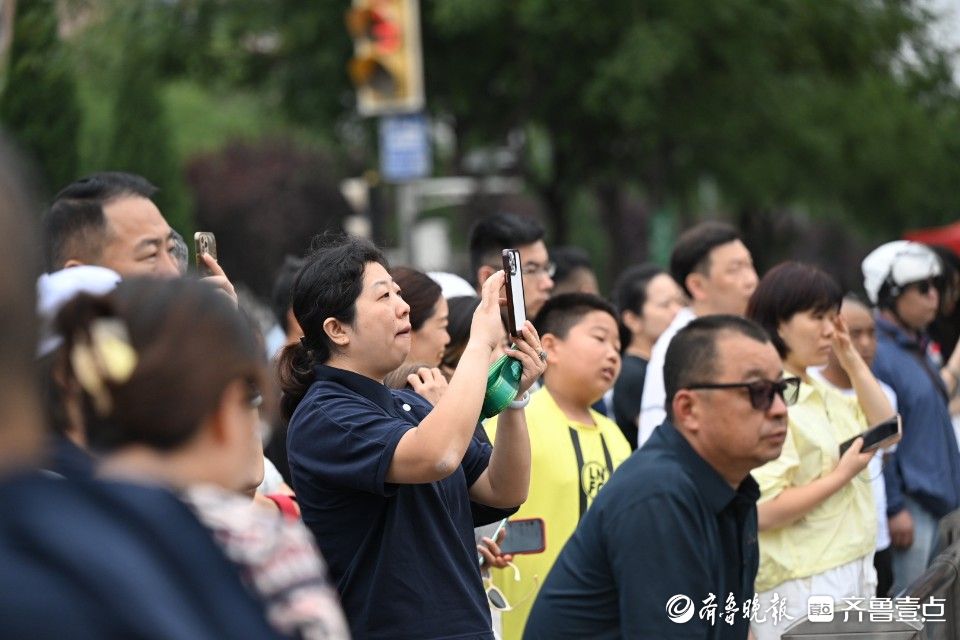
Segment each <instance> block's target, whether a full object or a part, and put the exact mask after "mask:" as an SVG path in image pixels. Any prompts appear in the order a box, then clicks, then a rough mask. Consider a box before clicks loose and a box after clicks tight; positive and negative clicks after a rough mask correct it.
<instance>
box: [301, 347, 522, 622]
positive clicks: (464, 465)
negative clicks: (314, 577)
mask: <svg viewBox="0 0 960 640" xmlns="http://www.w3.org/2000/svg"><path fill="white" fill-rule="evenodd" d="M432 408H433V407H432V406H431V405H430V403H429V402H427V401H426V400H425V399H423V398H422V397H421V396H419V395H417V394H416V393H414V392H412V391H407V390H395V389H389V388H387V387H385V386H384V385H382V384H380V383H378V382H376V381H374V380H372V379H370V378H367V377H365V376H362V375H359V374H356V373H352V372H350V371H345V370H342V369H336V368H333V367H328V366H325V365H319V366H317V367H316V382H314V384H313V385H312V386H311V387H310V389H309V390H308V391H307V394H306V396H305V397H304V398H303V400H302V401H301V402H300V404H299V405H298V406H297V409H296V411H295V412H294V414H293V416H292V417H291V419H290V426H289V432H288V434H287V450H288V456H289V461H290V473H291V476H292V478H293V486H294V489H295V490H296V493H297V501H298V503H299V504H300V508H301V510H302V513H303V521H304V523H306V525H307V527H309V528H310V530H311V531H312V532H313V533H314V535H315V536H316V538H317V542H318V543H319V545H320V550H321V551H322V552H323V555H324V557H325V558H326V560H327V563H328V565H329V567H330V573H331V575H332V576H333V579H334V580H335V581H336V582H337V587H338V589H339V590H340V595H341V598H342V602H343V608H344V611H345V612H346V614H347V619H348V620H349V622H350V629H351V633H352V634H353V635H354V637H355V638H387V637H389V638H411V639H412V638H416V639H418V640H419V639H430V638H483V639H488V638H492V637H493V635H492V633H491V630H490V629H491V625H490V610H489V608H488V605H487V602H486V596H485V594H484V590H483V583H482V581H481V579H480V570H479V567H478V564H477V551H476V545H475V543H474V537H473V526H474V523H473V517H472V515H471V508H470V496H469V493H468V492H469V487H470V486H471V485H472V484H473V483H474V482H475V481H476V480H477V478H478V477H480V474H481V473H483V470H484V469H486V467H487V463H488V462H489V459H490V454H491V452H492V449H491V447H490V445H488V444H482V443H480V442H479V441H478V440H477V439H476V438H474V439H473V440H472V441H471V443H470V445H469V447H467V452H466V454H465V455H464V458H463V461H462V462H461V464H460V467H459V468H457V470H456V471H455V472H454V473H452V474H451V475H450V476H448V477H447V478H444V479H443V480H440V481H438V482H431V483H428V484H403V485H398V484H391V483H388V482H387V481H386V475H387V470H388V469H389V468H390V463H391V461H392V459H393V454H394V451H396V448H397V443H399V442H400V438H401V437H403V434H404V433H406V432H407V431H408V430H409V429H412V428H413V427H415V426H416V425H418V424H419V423H420V421H421V420H423V418H425V417H426V416H427V414H428V413H429V412H430V411H431V410H432ZM509 513H510V512H509V511H504V515H503V516H501V517H506V515H508V514H509Z"/></svg>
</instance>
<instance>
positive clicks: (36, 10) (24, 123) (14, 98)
mask: <svg viewBox="0 0 960 640" xmlns="http://www.w3.org/2000/svg"><path fill="white" fill-rule="evenodd" d="M80 117H81V113H80V108H79V106H78V104H77V97H76V86H75V83H74V78H73V74H72V69H71V67H70V65H69V61H68V60H67V59H66V56H65V51H64V48H63V46H62V45H61V43H60V39H59V37H58V35H57V12H56V2H55V1H54V0H32V1H30V2H20V3H18V4H17V10H16V18H15V20H14V25H13V44H12V47H11V51H10V68H9V72H8V74H7V82H6V86H5V87H4V89H3V94H2V96H0V122H2V123H3V127H4V128H5V129H6V130H7V131H9V132H10V133H11V134H12V135H13V136H14V138H15V139H16V140H17V141H18V142H19V143H20V145H21V146H22V147H23V148H24V149H25V150H26V151H28V152H29V153H30V154H32V155H33V157H34V159H35V160H36V162H37V164H38V166H39V168H40V170H41V171H42V172H43V177H44V179H45V180H46V183H47V187H48V188H49V189H58V188H59V187H61V186H63V185H65V184H67V183H68V182H70V181H72V180H74V179H75V178H76V174H77V167H78V164H79V161H78V153H77V137H78V131H79V127H80Z"/></svg>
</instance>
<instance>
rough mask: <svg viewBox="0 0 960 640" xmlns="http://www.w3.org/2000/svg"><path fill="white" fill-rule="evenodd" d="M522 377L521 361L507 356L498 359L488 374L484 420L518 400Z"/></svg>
mask: <svg viewBox="0 0 960 640" xmlns="http://www.w3.org/2000/svg"><path fill="white" fill-rule="evenodd" d="M514 348H516V347H514ZM522 375H523V365H522V364H520V361H519V360H517V359H516V358H511V357H510V356H507V355H502V356H500V357H499V358H497V361H496V362H494V363H493V364H492V365H491V366H490V371H489V372H488V373H487V393H486V395H485V396H484V397H483V408H482V409H480V418H481V419H482V420H486V419H487V418H492V417H493V416H495V415H497V414H498V413H500V412H501V411H503V410H504V409H506V408H507V406H508V405H509V404H510V403H511V402H513V401H514V400H516V398H517V390H518V389H519V388H520V377H521V376H522Z"/></svg>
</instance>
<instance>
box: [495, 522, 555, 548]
mask: <svg viewBox="0 0 960 640" xmlns="http://www.w3.org/2000/svg"><path fill="white" fill-rule="evenodd" d="M546 548H547V534H546V531H545V529H544V524H543V518H525V519H521V520H507V535H506V537H504V539H503V542H501V543H500V551H502V552H503V553H509V554H511V555H517V554H520V553H543V550H544V549H546Z"/></svg>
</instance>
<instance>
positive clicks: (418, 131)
mask: <svg viewBox="0 0 960 640" xmlns="http://www.w3.org/2000/svg"><path fill="white" fill-rule="evenodd" d="M430 164H431V159H430V132H429V128H428V124H427V118H426V116H424V115H423V114H414V115H397V116H384V117H382V118H380V174H381V176H382V177H383V179H384V180H386V181H387V182H406V181H408V180H418V179H420V178H426V177H427V176H429V175H430Z"/></svg>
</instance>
